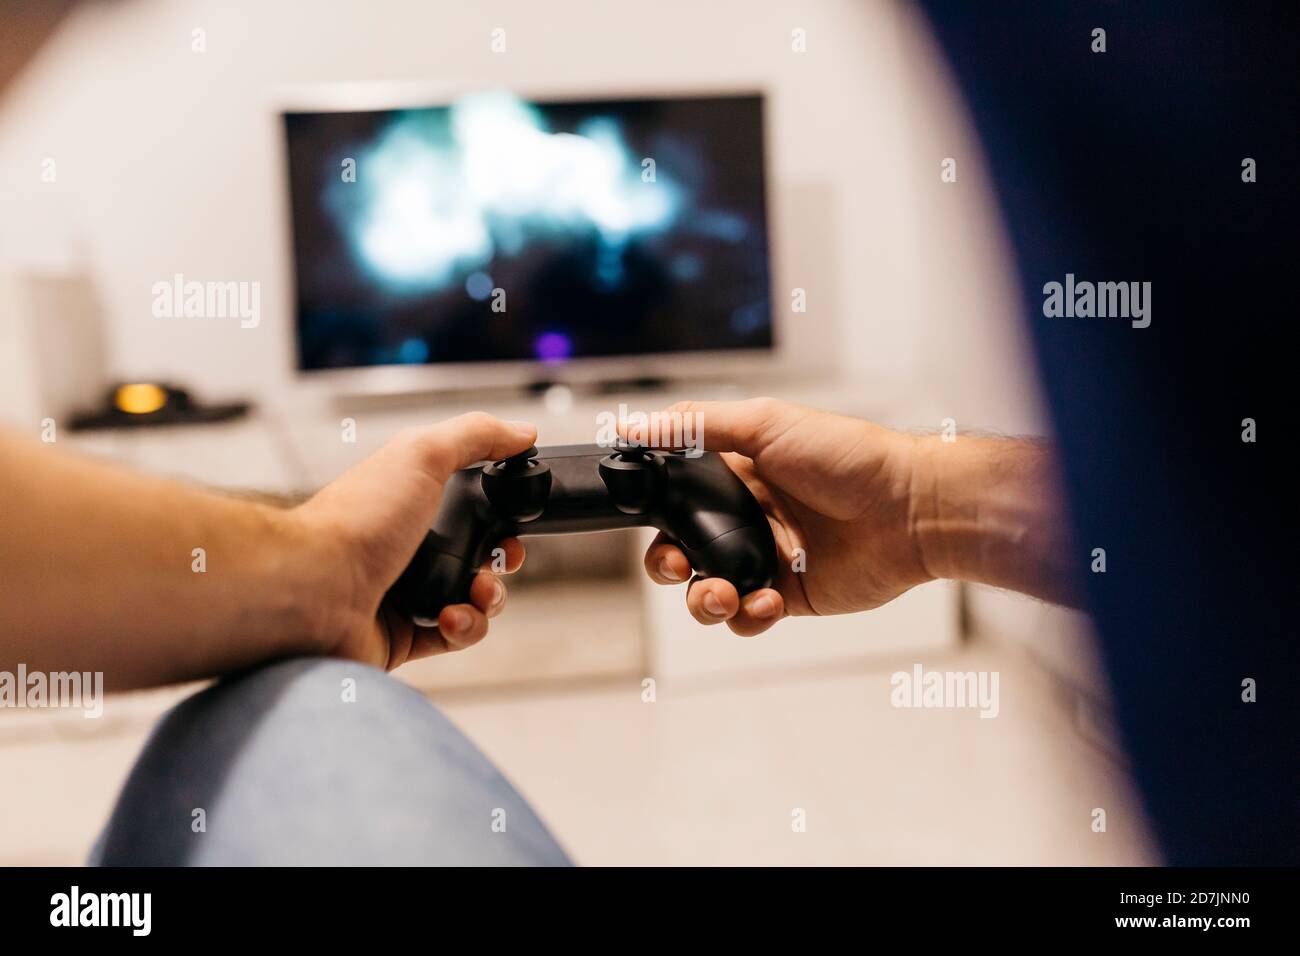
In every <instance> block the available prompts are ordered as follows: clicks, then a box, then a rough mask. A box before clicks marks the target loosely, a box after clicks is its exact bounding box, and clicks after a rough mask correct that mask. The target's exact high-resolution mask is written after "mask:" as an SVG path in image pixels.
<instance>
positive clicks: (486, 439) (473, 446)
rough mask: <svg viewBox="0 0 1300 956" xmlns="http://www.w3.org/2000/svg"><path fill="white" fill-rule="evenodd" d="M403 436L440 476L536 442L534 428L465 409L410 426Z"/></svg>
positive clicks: (508, 454)
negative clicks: (436, 421) (437, 420)
mask: <svg viewBox="0 0 1300 956" xmlns="http://www.w3.org/2000/svg"><path fill="white" fill-rule="evenodd" d="M407 439H408V441H409V443H410V446H411V448H413V449H414V451H415V453H416V455H417V456H418V457H419V459H420V461H421V463H422V464H423V465H424V466H425V468H426V469H428V470H429V471H430V472H432V473H434V474H436V475H438V476H439V478H440V479H443V478H446V477H447V476H448V475H450V474H451V473H452V472H453V471H456V470H457V469H459V468H465V467H467V466H469V465H472V464H474V463H475V462H476V461H483V460H485V459H494V458H507V457H509V456H510V455H517V454H519V453H520V452H521V451H524V450H526V449H527V448H528V446H529V445H532V444H533V443H534V442H536V441H537V427H536V426H535V425H530V424H529V423H528V422H507V421H503V420H502V419H500V418H497V417H496V416H495V415H489V414H488V413H487V412H469V413H467V414H465V415H457V416H456V417H455V418H449V419H447V420H446V421H445V422H438V423H437V424H436V425H424V426H421V427H419V428H415V429H412V430H411V431H410V432H409V433H407Z"/></svg>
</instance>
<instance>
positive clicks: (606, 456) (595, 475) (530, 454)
mask: <svg viewBox="0 0 1300 956" xmlns="http://www.w3.org/2000/svg"><path fill="white" fill-rule="evenodd" d="M640 527H654V528H658V529H659V530H660V531H662V532H664V533H665V534H666V535H667V536H668V537H670V538H672V540H673V541H674V543H676V544H677V545H678V547H680V548H681V549H682V551H683V552H684V553H685V554H686V558H687V560H689V561H690V563H691V567H692V568H694V569H695V571H696V572H697V573H698V574H700V575H701V576H703V577H719V578H724V579H726V580H727V581H730V582H731V583H732V584H734V585H735V587H736V590H737V591H739V592H740V593H741V594H747V593H749V592H750V591H754V590H757V589H758V588H763V587H767V586H768V585H769V584H771V583H772V579H773V577H774V576H775V574H776V544H775V542H774V540H773V538H772V528H771V526H770V525H769V524H768V523H767V517H766V516H765V515H764V514H763V510H762V509H761V508H760V507H759V506H758V502H757V501H755V500H754V496H753V495H752V494H750V491H749V489H748V488H747V487H746V486H745V483H744V482H743V481H741V480H740V479H739V478H738V477H736V474H735V472H733V471H732V470H731V469H730V468H728V467H727V464H726V462H724V461H723V460H722V458H721V457H720V456H719V455H717V454H716V453H714V452H707V451H706V452H700V451H681V450H674V451H664V450H660V449H649V448H643V447H640V446H637V445H631V444H627V443H622V442H620V443H619V444H617V445H615V446H612V447H604V446H601V445H560V446H556V447H554V448H543V449H542V450H541V451H538V450H537V448H535V447H534V448H529V449H528V450H527V451H525V452H523V453H521V454H518V455H515V456H513V457H511V458H506V459H503V460H500V461H491V462H480V463H479V464H476V465H471V466H470V467H468V468H462V469H461V470H460V471H458V472H456V473H455V474H454V475H452V476H451V478H450V480H448V482H447V486H446V488H445V489H444V491H443V496H442V505H441V507H440V508H439V509H438V517H437V518H436V520H435V521H434V524H433V528H432V530H430V531H429V533H428V534H427V535H425V538H424V541H423V542H422V543H421V544H420V547H419V549H418V550H417V551H416V553H415V557H414V558H412V560H411V563H410V565H409V566H408V567H407V569H406V570H405V571H404V572H403V573H402V576H401V577H400V578H399V579H398V580H397V583H396V584H394V585H393V587H392V589H391V590H390V591H389V592H388V600H389V602H390V604H391V605H392V606H393V607H395V608H396V609H397V610H399V611H401V612H402V613H404V614H406V615H408V616H410V617H412V618H413V619H415V620H416V621H417V622H419V623H432V622H433V621H434V620H435V619H436V618H437V616H438V612H439V611H441V610H442V609H443V608H444V607H446V606H447V605H449V604H463V603H466V602H468V601H469V589H470V584H472V583H473V580H474V575H475V574H476V573H477V571H478V569H479V568H480V567H481V566H482V565H483V563H484V562H485V561H486V560H487V559H488V557H489V556H490V555H491V552H492V549H493V548H494V547H496V545H497V543H498V542H500V541H501V540H502V539H503V538H509V537H514V536H527V535H540V534H576V533H583V532H589V531H612V530H615V529H618V528H640Z"/></svg>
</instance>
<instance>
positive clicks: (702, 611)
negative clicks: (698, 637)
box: [686, 578, 740, 624]
mask: <svg viewBox="0 0 1300 956" xmlns="http://www.w3.org/2000/svg"><path fill="white" fill-rule="evenodd" d="M686 609H687V610H688V611H690V612H691V617H693V618H695V620H697V621H699V622H700V623H701V624H721V623H722V622H723V621H726V620H730V619H731V618H732V617H733V616H734V615H735V613H736V612H737V611H738V610H740V595H739V594H737V593H736V589H735V587H733V586H732V584H731V582H729V581H724V580H723V579H722V578H695V579H694V580H693V581H691V586H690V588H689V589H688V590H687V592H686Z"/></svg>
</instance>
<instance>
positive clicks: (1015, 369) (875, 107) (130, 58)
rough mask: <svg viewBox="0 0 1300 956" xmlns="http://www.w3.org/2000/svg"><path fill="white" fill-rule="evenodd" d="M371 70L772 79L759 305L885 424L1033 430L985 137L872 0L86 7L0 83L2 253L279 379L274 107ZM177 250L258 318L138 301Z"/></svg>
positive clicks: (265, 393)
mask: <svg viewBox="0 0 1300 956" xmlns="http://www.w3.org/2000/svg"><path fill="white" fill-rule="evenodd" d="M196 27H201V28H202V29H204V30H205V31H206V41H207V52H205V53H194V52H191V48H190V47H191V30H192V29H194V28H196ZM495 27H502V28H504V29H505V30H506V36H507V52H506V53H504V54H494V53H492V52H490V49H489V31H490V30H491V29H493V28H495ZM796 27H800V28H803V29H805V30H806V31H807V38H808V39H807V45H808V49H807V52H806V53H803V54H799V53H795V52H792V50H791V42H790V38H791V31H792V30H793V29H794V28H796ZM369 80H401V81H440V80H449V81H453V82H456V83H468V84H472V85H484V86H504V87H511V86H518V87H522V88H524V89H525V90H527V89H539V88H543V89H544V88H551V89H560V90H570V91H582V92H590V93H592V94H600V93H601V92H602V91H616V92H617V91H628V90H645V91H654V90H672V89H678V90H682V89H692V88H696V87H700V88H710V87H713V88H717V87H736V86H738V85H740V86H743V85H750V84H752V85H759V86H762V87H764V88H766V89H767V90H768V92H769V93H770V95H771V97H772V103H771V106H772V108H771V111H770V114H769V116H770V120H771V123H772V125H773V129H774V136H773V137H772V139H773V156H772V166H773V174H774V177H775V187H776V188H775V206H774V210H773V213H774V218H775V229H776V236H775V240H776V266H777V289H778V295H777V304H778V307H781V306H782V305H785V306H786V307H787V308H788V301H789V299H788V289H790V288H791V287H793V286H803V287H805V288H806V289H807V290H808V297H809V308H810V312H809V313H808V314H807V315H792V316H788V319H789V321H788V322H787V329H786V331H787V334H786V340H787V341H788V342H790V343H791V344H792V346H793V347H794V351H795V353H796V357H797V359H798V360H799V361H800V363H801V364H803V365H806V366H807V365H838V366H840V368H841V369H842V370H843V371H844V373H845V375H846V377H847V378H848V380H849V381H850V383H851V384H849V385H846V388H853V389H857V390H858V391H860V392H861V393H863V394H866V395H869V396H870V397H871V400H872V402H873V403H874V404H873V407H878V408H879V409H880V412H879V415H880V417H882V418H885V419H887V420H890V421H891V422H893V423H906V424H915V425H921V426H928V427H937V426H938V423H939V420H940V419H941V418H943V417H946V416H952V417H954V418H956V419H957V420H958V423H959V425H960V426H962V427H968V426H980V427H991V428H1000V429H1005V430H1012V431H1022V430H1036V429H1037V428H1038V424H1037V422H1038V419H1037V414H1036V412H1035V406H1034V393H1033V391H1032V389H1031V388H1030V387H1029V386H1028V385H1027V382H1028V380H1029V379H1028V370H1027V369H1026V367H1025V360H1024V357H1023V355H1022V353H1021V351H1020V342H1019V338H1018V336H1017V334H1016V332H1015V328H1016V316H1015V311H1014V309H1015V306H1014V302H1013V298H1012V296H1011V294H1010V287H1009V282H1010V279H1009V273H1008V266H1007V261H1006V251H1005V243H1004V240H1003V238H1002V236H1001V231H1000V228H999V227H998V224H997V222H996V218H995V217H994V215H993V206H992V200H991V197H990V196H989V194H988V191H987V186H986V180H985V178H984V176H983V173H982V171H981V168H980V159H979V156H978V151H977V149H976V148H975V140H974V138H973V136H972V133H971V131H970V130H969V129H968V128H967V127H966V125H965V120H964V118H963V113H962V110H961V108H960V105H959V100H958V99H957V98H956V97H955V95H954V92H953V89H952V87H951V85H950V83H949V81H948V80H947V76H946V73H945V71H944V68H943V65H942V62H941V60H940V58H939V57H938V56H937V54H936V51H935V50H934V48H933V47H932V45H931V43H930V40H929V37H928V34H927V33H926V31H925V28H924V24H923V23H922V22H921V21H920V20H919V19H918V17H917V15H916V13H915V12H914V10H913V9H912V7H911V6H910V5H908V4H905V3H894V2H887V0H879V2H867V0H858V2H833V0H828V2H821V3H816V2H803V3H783V2H765V3H755V2H752V0H709V2H700V0H657V2H655V3H653V4H646V3H637V2H626V3H620V2H595V0H548V2H545V3H539V2H533V0H518V2H486V3H473V4H471V3H463V2H442V3H439V2H416V0H367V2H354V3H339V2H321V0H284V2H257V0H223V2H174V0H173V2H164V0H117V2H111V3H86V4H85V5H84V7H83V9H81V10H79V11H78V12H77V13H76V14H74V16H73V17H72V19H71V20H70V21H69V22H68V23H67V24H66V25H65V26H64V27H63V28H62V30H61V31H60V33H59V34H57V35H56V36H55V38H54V39H53V40H52V41H51V42H50V44H49V45H48V46H47V48H46V49H45V50H44V51H43V52H42V54H41V55H40V57H39V59H38V60H37V61H36V62H35V63H34V64H33V65H32V66H31V67H30V68H29V69H28V71H27V72H26V73H25V74H24V75H23V76H22V77H21V78H20V79H19V81H18V82H17V83H16V84H15V85H14V86H13V87H11V88H10V89H9V90H8V92H7V94H6V95H5V97H4V98H3V99H0V183H2V184H3V185H2V187H0V265H33V264H40V265H46V264H56V265H62V264H67V263H72V264H73V265H84V266H85V267H87V268H89V269H90V270H91V272H92V274H93V276H94V278H95V279H96V281H97V282H98V284H99V287H100V289H101V292H102V295H103V297H104V307H105V311H106V313H107V315H108V319H109V328H108V330H107V337H108V343H109V353H110V356H111V362H112V365H113V368H114V370H115V371H116V372H119V373H121V374H131V375H166V376H172V377H175V378H177V379H178V380H180V381H183V382H187V383H189V384H191V385H194V386H195V387H197V388H198V389H199V391H200V393H201V394H205V395H209V396H212V397H222V396H226V395H232V394H248V395H252V396H254V397H258V398H261V399H262V400H274V398H275V396H276V394H277V393H278V392H279V391H280V390H281V389H283V388H284V387H285V386H286V385H287V384H288V383H289V381H290V373H289V365H290V352H289V333H288V314H289V307H290V299H289V288H288V284H287V282H286V279H287V275H288V249H287V223H286V218H285V197H284V173H283V169H282V165H281V161H280V160H281V156H280V149H281V145H280V138H279V128H278V125H277V123H276V119H275V115H274V111H273V106H274V103H275V102H276V99H277V95H278V91H280V90H283V89H284V88H285V87H290V86H301V85H303V84H315V83H333V82H338V81H369ZM947 156H951V157H954V158H956V159H957V160H958V175H959V179H958V183H957V184H956V185H945V184H942V183H941V182H940V181H939V163H940V160H941V159H942V158H944V157H947ZM45 158H53V159H54V160H55V161H56V163H57V177H58V178H57V181H56V182H55V183H52V184H51V183H45V182H42V181H41V178H40V172H41V162H42V160H43V159H45ZM175 272H183V273H185V274H186V275H187V276H189V277H193V278H201V279H222V280H229V279H238V280H259V281H260V282H261V283H262V309H263V322H262V325H261V327H260V328H258V329H256V330H249V329H240V328H239V327H238V324H237V323H233V322H222V321H215V322H211V323H208V324H204V323H202V322H194V321H187V322H176V321H169V320H161V319H155V318H153V317H152V316H151V314H150V304H151V294H150V287H151V285H152V284H153V283H154V282H155V281H158V280H159V279H164V278H167V277H170V276H171V275H172V274H173V273H175ZM783 290H787V291H784V292H783ZM753 384H754V387H755V389H756V390H758V391H761V390H762V383H761V382H759V383H753Z"/></svg>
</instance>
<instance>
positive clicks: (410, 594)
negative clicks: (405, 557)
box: [386, 532, 478, 623]
mask: <svg viewBox="0 0 1300 956" xmlns="http://www.w3.org/2000/svg"><path fill="white" fill-rule="evenodd" d="M442 544H443V542H442V541H441V539H440V538H439V537H438V535H436V534H434V533H433V532H429V533H428V534H426V535H425V536H424V540H423V541H421V542H420V547H419V548H417V549H416V552H415V557H413V558H412V559H411V563H410V564H408V565H407V566H406V570H405V571H403V572H402V576H401V577H399V578H398V579H397V581H396V583H394V584H393V586H392V587H391V588H389V590H388V597H387V598H386V600H387V601H388V603H389V604H390V605H392V606H393V607H394V608H396V609H397V610H398V611H399V612H401V613H402V614H404V615H406V616H407V617H411V618H417V619H419V620H418V621H417V623H430V622H432V621H435V620H437V617H438V613H439V612H440V611H441V610H442V609H443V608H444V607H446V606H447V605H449V604H468V603H469V589H470V585H472V584H473V583H474V575H475V574H477V573H478V565H477V564H475V563H474V562H473V561H472V560H470V559H468V558H463V557H460V556H459V555H455V554H451V553H449V552H447V551H445V550H443V548H442V547H441V545H442Z"/></svg>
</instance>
